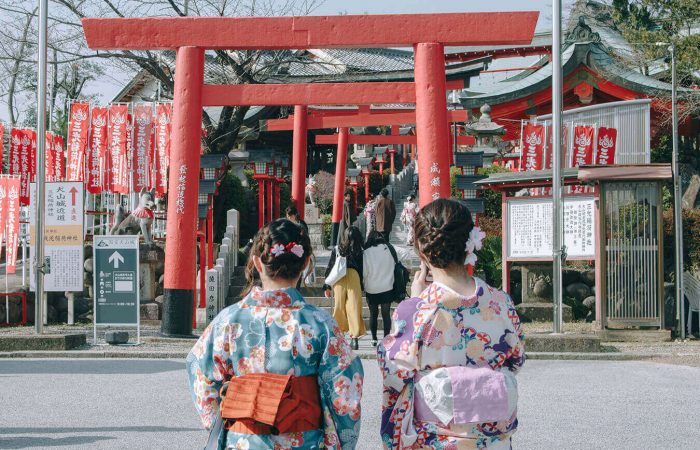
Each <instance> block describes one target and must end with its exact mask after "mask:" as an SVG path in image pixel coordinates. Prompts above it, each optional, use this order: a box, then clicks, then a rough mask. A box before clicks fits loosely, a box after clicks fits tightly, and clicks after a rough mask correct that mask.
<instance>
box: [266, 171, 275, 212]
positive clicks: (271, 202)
mask: <svg viewBox="0 0 700 450" xmlns="http://www.w3.org/2000/svg"><path fill="white" fill-rule="evenodd" d="M274 184H275V180H274V179H273V178H268V180H267V196H268V198H267V203H268V205H267V217H268V219H269V220H268V222H272V221H273V220H275V199H274Z"/></svg>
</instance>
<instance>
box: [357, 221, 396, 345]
mask: <svg viewBox="0 0 700 450" xmlns="http://www.w3.org/2000/svg"><path fill="white" fill-rule="evenodd" d="M394 254H396V251H395V250H394V249H393V248H392V247H391V244H389V243H388V242H386V241H385V240H384V236H382V235H381V234H380V233H379V232H377V231H373V232H372V233H370V235H369V238H367V242H366V243H365V252H364V258H363V260H364V263H363V264H364V267H363V270H364V285H365V293H366V294H367V305H368V306H369V314H370V319H369V329H370V332H371V333H372V346H373V347H376V346H377V328H378V323H377V322H378V319H379V309H380V308H381V310H382V322H383V325H384V327H383V328H384V336H387V335H388V334H389V331H390V330H391V302H392V301H394V300H395V298H394V264H396V263H395V260H394Z"/></svg>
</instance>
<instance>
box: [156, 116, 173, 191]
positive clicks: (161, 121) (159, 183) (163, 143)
mask: <svg viewBox="0 0 700 450" xmlns="http://www.w3.org/2000/svg"><path fill="white" fill-rule="evenodd" d="M172 112H173V110H172V104H171V103H158V105H157V106H156V132H155V164H156V167H155V170H154V172H155V175H156V181H155V186H154V187H155V188H156V195H157V196H159V197H162V196H163V195H165V194H166V193H167V192H168V165H169V163H170V130H171V125H170V123H171V121H172Z"/></svg>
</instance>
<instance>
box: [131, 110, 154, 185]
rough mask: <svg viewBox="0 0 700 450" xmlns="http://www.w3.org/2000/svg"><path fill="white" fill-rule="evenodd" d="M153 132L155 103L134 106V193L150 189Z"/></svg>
mask: <svg viewBox="0 0 700 450" xmlns="http://www.w3.org/2000/svg"><path fill="white" fill-rule="evenodd" d="M152 132H153V103H137V104H136V105H134V130H133V143H134V146H133V147H134V148H133V152H132V153H131V155H132V158H131V177H132V182H133V184H132V186H133V192H140V191H141V189H148V187H149V184H150V183H149V174H150V172H151V170H152V167H151V160H150V159H149V156H150V148H151V134H152Z"/></svg>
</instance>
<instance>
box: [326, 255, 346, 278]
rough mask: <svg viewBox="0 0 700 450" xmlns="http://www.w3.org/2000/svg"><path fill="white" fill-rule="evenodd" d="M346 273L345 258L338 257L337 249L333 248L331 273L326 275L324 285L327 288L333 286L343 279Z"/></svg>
mask: <svg viewBox="0 0 700 450" xmlns="http://www.w3.org/2000/svg"><path fill="white" fill-rule="evenodd" d="M347 272H348V260H347V258H345V256H340V253H338V247H337V246H336V247H335V263H334V264H333V268H332V269H331V271H330V272H329V273H328V276H327V277H326V284H327V285H328V286H333V285H335V284H336V283H337V282H338V281H340V280H341V279H343V278H344V277H345V274H346V273H347Z"/></svg>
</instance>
